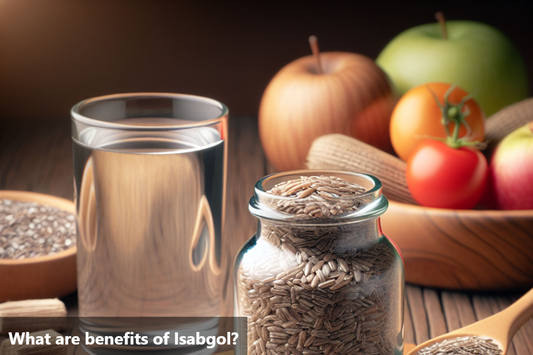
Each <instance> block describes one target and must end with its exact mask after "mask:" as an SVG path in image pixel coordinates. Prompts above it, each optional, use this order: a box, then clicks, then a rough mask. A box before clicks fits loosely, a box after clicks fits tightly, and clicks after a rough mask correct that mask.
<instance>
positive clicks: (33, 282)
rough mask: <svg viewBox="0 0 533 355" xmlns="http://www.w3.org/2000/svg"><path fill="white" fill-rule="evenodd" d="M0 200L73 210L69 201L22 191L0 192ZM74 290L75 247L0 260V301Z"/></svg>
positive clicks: (52, 294) (55, 295) (34, 297)
mask: <svg viewBox="0 0 533 355" xmlns="http://www.w3.org/2000/svg"><path fill="white" fill-rule="evenodd" d="M0 199H10V200H17V201H25V202H37V203H40V204H43V205H49V206H53V207H57V208H59V209H62V210H65V211H68V212H72V213H75V207H74V203H72V202H71V201H68V200H65V199H62V198H59V197H54V196H50V195H44V194H39V193H34V192H24V191H0ZM75 290H76V247H71V248H69V249H67V250H65V251H62V252H59V253H57V254H53V255H47V256H40V257H35V258H28V259H22V260H12V259H0V302H4V301H7V300H12V301H14V300H23V299H37V298H52V297H61V296H65V295H67V294H69V293H71V292H73V291H75Z"/></svg>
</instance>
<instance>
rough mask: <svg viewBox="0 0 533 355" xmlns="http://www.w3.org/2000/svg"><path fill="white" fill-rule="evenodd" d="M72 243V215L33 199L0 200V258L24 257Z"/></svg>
mask: <svg viewBox="0 0 533 355" xmlns="http://www.w3.org/2000/svg"><path fill="white" fill-rule="evenodd" d="M75 245H76V222H75V217H74V214H72V213H70V212H66V211H63V210H60V209H58V208H56V207H52V206H46V205H42V204H39V203H36V202H23V201H16V200H9V199H0V259H26V258H33V257H38V256H45V255H51V254H55V253H58V252H60V251H63V250H67V249H68V248H71V247H73V246H75Z"/></svg>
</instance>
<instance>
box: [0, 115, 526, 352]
mask: <svg viewBox="0 0 533 355" xmlns="http://www.w3.org/2000/svg"><path fill="white" fill-rule="evenodd" d="M228 159H229V161H228V180H227V181H228V187H227V188H228V191H227V193H228V195H227V206H226V208H227V210H226V215H227V217H226V218H227V219H226V233H225V236H224V243H225V244H224V245H225V247H224V248H223V251H222V252H223V268H224V270H227V271H226V273H225V275H224V280H223V282H224V283H223V285H224V292H223V295H224V296H223V297H224V298H223V300H222V302H223V308H222V309H223V313H222V314H223V315H232V314H233V305H232V303H233V285H232V277H231V274H230V270H231V267H229V266H230V265H231V264H232V263H233V258H234V256H235V253H236V251H237V250H238V248H239V247H240V246H241V245H242V244H243V243H244V242H245V241H246V240H247V239H248V238H249V237H250V236H251V235H252V234H253V233H254V231H255V228H256V221H255V219H254V218H253V217H252V216H251V215H250V213H249V212H248V200H249V198H250V197H251V195H252V193H253V185H254V184H255V182H256V181H257V180H258V179H259V178H261V177H262V176H264V175H266V174H268V173H271V172H272V169H271V168H270V167H269V164H268V162H267V161H266V159H265V157H264V154H263V152H262V149H261V145H260V142H259V139H258V134H257V122H256V119H255V118H253V117H231V118H230V131H229V154H228ZM0 189H6V190H25V191H35V192H41V193H47V194H51V195H56V196H60V197H64V198H67V199H71V200H72V199H73V182H72V151H71V139H70V122H69V121H68V120H64V121H62V122H58V123H54V124H48V125H40V126H39V125H33V126H31V127H29V126H28V127H19V128H17V129H15V128H10V129H7V128H4V129H1V130H0ZM522 293H523V292H500V293H479V292H478V293H466V292H457V291H455V292H454V291H445V290H436V289H431V288H425V287H419V286H415V285H407V287H406V307H405V341H406V342H409V343H415V344H418V343H421V342H423V341H425V340H428V339H430V338H431V337H435V336H437V335H440V334H443V333H446V332H448V331H452V330H454V329H457V328H460V327H462V326H465V325H468V324H471V323H473V322H475V321H477V320H480V319H483V318H486V317H488V316H490V315H492V314H494V313H496V312H498V311H500V310H502V309H504V308H506V307H507V306H509V305H510V304H511V303H512V302H513V301H515V300H516V299H517V298H519V297H520V295H521V294H522ZM66 301H67V304H68V307H69V312H70V313H71V314H75V313H76V309H77V306H76V296H75V294H74V295H71V296H68V297H67V298H66ZM509 354H511V355H533V319H531V320H529V322H528V323H526V325H525V326H524V327H522V329H521V330H520V331H519V332H518V333H517V335H516V336H515V338H514V340H513V344H512V345H511V347H510V348H509Z"/></svg>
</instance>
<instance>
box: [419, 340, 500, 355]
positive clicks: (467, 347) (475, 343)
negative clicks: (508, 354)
mask: <svg viewBox="0 0 533 355" xmlns="http://www.w3.org/2000/svg"><path fill="white" fill-rule="evenodd" d="M501 353H502V350H501V349H500V347H499V346H498V345H497V344H495V343H494V342H493V340H492V339H489V338H481V337H476V336H468V337H458V338H452V339H446V340H443V341H441V342H439V343H435V344H433V345H431V346H428V347H425V348H423V349H421V350H419V351H418V353H417V355H437V354H447V355H474V354H485V355H500V354H501Z"/></svg>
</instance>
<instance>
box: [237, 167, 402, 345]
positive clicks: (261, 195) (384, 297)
mask: <svg viewBox="0 0 533 355" xmlns="http://www.w3.org/2000/svg"><path fill="white" fill-rule="evenodd" d="M320 175H323V176H327V177H330V176H333V177H336V178H340V179H343V180H346V181H349V182H352V183H355V184H358V185H360V186H361V187H363V188H364V189H365V191H364V192H363V193H360V194H357V195H354V196H350V197H346V196H344V197H342V198H341V197H339V196H336V195H327V196H328V200H331V201H332V203H335V206H342V203H345V202H346V201H347V200H348V202H349V203H351V204H352V205H353V206H356V207H354V210H353V211H348V212H346V213H343V211H342V209H341V210H340V211H339V213H335V212H334V215H333V214H330V213H325V214H324V215H322V214H320V218H309V217H308V216H304V215H302V214H301V211H302V210H305V211H307V210H310V209H312V208H313V207H309V208H306V206H311V205H312V204H313V203H314V202H315V201H316V199H313V198H312V196H310V197H303V198H299V197H288V196H280V195H274V194H271V193H268V192H267V191H269V190H270V189H272V188H273V187H274V186H276V185H278V184H279V183H283V182H285V181H290V180H295V179H299V178H300V177H302V176H305V177H312V176H320ZM335 199H338V201H336V200H335ZM341 200H342V201H341ZM291 204H292V205H298V206H300V209H299V212H298V214H297V215H295V214H293V213H289V212H291V211H292V210H294V209H293V208H292V207H289V208H285V212H282V211H280V210H279V209H278V208H277V207H276V206H289V205H291ZM387 207H388V200H387V199H386V197H385V196H383V195H382V194H381V182H380V181H379V180H378V179H377V178H375V177H373V176H370V175H366V174H358V173H350V172H338V171H320V170H312V171H310V170H306V171H292V172H284V173H278V174H273V175H269V176H267V177H265V178H263V179H261V180H259V181H258V182H257V184H256V185H255V193H254V196H253V197H252V198H251V200H250V205H249V209H250V212H251V213H252V214H253V215H254V216H255V217H257V218H258V219H259V223H258V229H257V233H256V234H255V235H254V236H253V237H252V238H251V239H250V240H248V242H246V244H245V245H244V246H243V247H242V249H241V250H240V252H239V253H238V255H237V258H236V262H235V289H236V294H235V296H236V297H235V300H236V304H235V314H236V316H240V317H247V353H248V354H249V355H259V354H269V355H276V354H295V355H302V354H303V355H318V354H326V355H329V354H335V353H337V354H358V353H362V354H377V355H385V354H402V353H403V305H404V271H403V261H402V258H401V254H400V253H399V251H398V249H397V247H396V246H395V245H394V244H393V243H392V242H391V241H390V240H389V239H388V238H387V237H386V236H385V235H384V234H383V232H382V230H381V226H380V221H379V216H381V215H382V214H383V213H384V212H385V211H386V210H387ZM326 212H327V211H326ZM306 213H307V212H306ZM309 214H311V213H309ZM328 215H329V216H328ZM242 352H243V353H244V352H246V349H244V350H243V351H242Z"/></svg>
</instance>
